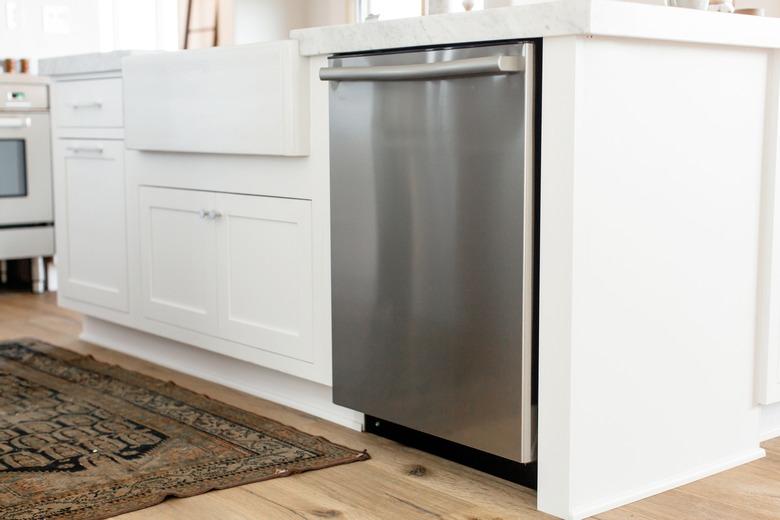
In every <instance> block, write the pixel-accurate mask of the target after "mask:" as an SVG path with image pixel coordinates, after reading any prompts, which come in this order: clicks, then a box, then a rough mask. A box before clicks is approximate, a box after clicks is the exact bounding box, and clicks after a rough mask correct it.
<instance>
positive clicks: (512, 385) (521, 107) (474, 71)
mask: <svg viewBox="0 0 780 520" xmlns="http://www.w3.org/2000/svg"><path fill="white" fill-rule="evenodd" d="M535 47H536V45H535V44H533V43H528V42H525V43H523V42H513V43H509V44H498V45H497V44H493V45H483V46H469V47H452V48H440V49H427V50H422V51H420V50H414V51H406V52H388V53H373V54H364V55H342V56H334V57H332V58H331V59H330V62H329V66H328V67H327V68H323V69H321V71H320V77H321V79H323V80H327V81H330V82H331V83H330V139H331V159H330V160H331V222H332V226H331V241H332V245H331V257H332V290H333V296H332V298H333V369H334V370H333V398H334V402H336V403H337V404H340V405H343V406H346V407H349V408H352V409H355V410H359V411H361V412H364V413H366V414H367V428H368V429H369V430H371V431H377V432H379V433H382V431H383V425H384V424H385V423H388V424H390V425H391V427H388V428H387V431H390V430H391V429H392V430H393V431H403V432H421V433H422V434H427V436H426V438H427V440H428V442H429V446H430V445H433V446H435V445H437V443H436V442H435V439H441V440H442V443H445V444H450V443H455V446H456V447H458V446H462V447H464V448H465V449H471V450H477V452H478V453H482V454H486V455H489V456H497V457H499V458H500V459H506V460H508V461H512V462H515V463H527V462H531V461H533V460H534V459H535V456H536V392H535V383H536V382H535V360H534V356H535V349H534V343H535V333H534V331H535V325H534V320H535V311H534V307H535V272H536V271H535V259H536V254H535V235H536V232H535V230H536V225H535V214H536V208H535V198H536V197H535V193H536V189H535V182H536V181H535V178H536V175H537V173H536V172H537V170H536V168H535V164H534V156H535V153H534V152H535V149H536V140H535V131H534V123H535V106H536V103H535V100H536V96H535V92H534V85H535V73H534V68H535V67H534V61H535V60H534V50H535ZM429 436H434V437H429ZM431 439H434V441H433V443H432V444H431V442H430V441H431Z"/></svg>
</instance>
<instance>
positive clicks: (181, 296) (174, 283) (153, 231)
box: [139, 187, 217, 335]
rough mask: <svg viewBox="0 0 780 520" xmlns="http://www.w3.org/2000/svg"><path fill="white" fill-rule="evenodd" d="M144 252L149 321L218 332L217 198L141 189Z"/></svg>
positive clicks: (145, 306) (145, 308)
mask: <svg viewBox="0 0 780 520" xmlns="http://www.w3.org/2000/svg"><path fill="white" fill-rule="evenodd" d="M139 204H140V233H139V237H140V249H141V278H142V280H141V283H142V294H143V304H142V309H143V314H144V316H145V317H146V318H149V319H152V320H156V321H160V322H164V323H168V324H171V325H176V326H179V327H182V328H185V329H190V330H194V331H198V332H202V333H206V334H212V335H213V334H214V333H215V332H216V325H217V318H216V306H217V280H216V246H217V239H216V226H217V220H215V219H213V218H209V217H208V216H207V212H210V211H212V210H213V208H214V194H213V193H209V192H203V191H191V190H180V189H169V188H152V187H142V188H140V193H139Z"/></svg>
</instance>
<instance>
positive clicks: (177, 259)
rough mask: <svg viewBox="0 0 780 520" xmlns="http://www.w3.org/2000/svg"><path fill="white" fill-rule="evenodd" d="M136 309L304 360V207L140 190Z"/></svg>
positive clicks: (307, 300)
mask: <svg viewBox="0 0 780 520" xmlns="http://www.w3.org/2000/svg"><path fill="white" fill-rule="evenodd" d="M140 226H141V229H140V233H139V236H140V242H141V243H140V249H141V259H142V261H141V267H142V286H143V289H142V291H143V312H144V315H145V316H146V317H147V318H149V319H152V320H156V321H161V322H164V323H168V324H171V325H176V326H178V327H182V328H185V329H189V330H194V331H198V332H201V333H205V334H209V335H212V336H216V337H220V338H224V339H226V340H229V341H234V342H236V343H240V344H243V345H247V346H250V347H253V348H256V349H260V350H264V351H266V352H270V353H274V354H280V355H282V356H285V357H289V358H293V359H297V360H300V361H311V359H312V251H311V203H310V202H309V201H306V200H296V199H282V198H273V197H261V196H248V195H232V194H222V193H212V192H205V191H191V190H181V189H170V188H155V187H141V188H140Z"/></svg>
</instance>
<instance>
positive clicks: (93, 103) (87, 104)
mask: <svg viewBox="0 0 780 520" xmlns="http://www.w3.org/2000/svg"><path fill="white" fill-rule="evenodd" d="M70 106H71V108H73V110H80V109H82V108H103V103H101V102H100V101H84V102H82V103H71V105H70Z"/></svg>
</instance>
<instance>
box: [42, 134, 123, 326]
mask: <svg viewBox="0 0 780 520" xmlns="http://www.w3.org/2000/svg"><path fill="white" fill-rule="evenodd" d="M54 157H55V165H54V168H55V170H54V171H55V175H54V182H55V192H56V193H57V204H56V213H57V214H56V218H57V227H56V231H57V249H58V251H57V261H58V264H57V266H58V269H59V284H60V293H61V294H63V295H65V296H67V297H68V298H72V299H75V300H79V301H83V302H87V303H92V304H95V305H100V306H102V307H107V308H110V309H114V310H118V311H125V312H126V311H127V310H128V291H127V283H128V282H127V236H126V211H125V170H124V147H123V146H122V142H121V141H109V140H71V139H58V140H57V141H56V142H55V152H54Z"/></svg>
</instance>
